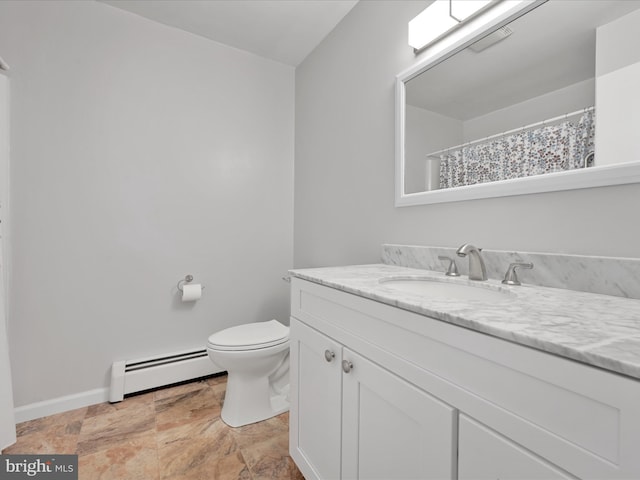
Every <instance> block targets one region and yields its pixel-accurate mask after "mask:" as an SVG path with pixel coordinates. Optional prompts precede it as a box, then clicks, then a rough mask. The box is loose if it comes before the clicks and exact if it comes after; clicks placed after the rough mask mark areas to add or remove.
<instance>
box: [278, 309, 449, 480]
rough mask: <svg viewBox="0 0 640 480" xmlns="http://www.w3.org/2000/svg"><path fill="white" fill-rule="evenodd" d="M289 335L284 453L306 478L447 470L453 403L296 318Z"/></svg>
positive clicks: (430, 474) (443, 475)
mask: <svg viewBox="0 0 640 480" xmlns="http://www.w3.org/2000/svg"><path fill="white" fill-rule="evenodd" d="M290 338H291V378H292V384H293V385H292V387H293V388H292V398H291V400H292V403H293V404H295V407H294V408H292V412H293V414H292V415H290V422H291V423H292V428H291V441H290V445H291V454H292V457H293V458H294V460H295V461H296V463H297V464H298V466H299V467H300V469H301V471H302V472H303V474H304V475H305V478H306V479H307V480H311V479H313V478H317V479H320V478H323V479H338V478H345V479H346V478H349V479H357V478H363V479H364V478H387V479H391V478H393V479H402V478H406V479H413V478H423V479H430V478H431V479H447V478H449V479H451V478H454V469H455V462H454V457H453V450H452V448H451V446H452V444H453V438H454V434H455V418H456V417H455V415H456V414H455V410H454V409H453V408H451V407H450V406H448V405H446V404H444V403H442V402H440V401H438V400H436V399H434V398H433V397H431V396H430V395H429V394H427V393H426V392H424V391H422V390H420V389H417V388H415V387H414V386H412V385H410V384H409V383H407V382H405V381H404V380H402V379H401V378H399V377H398V376H396V375H393V374H391V373H390V372H388V371H386V370H385V369H384V368H382V367H380V366H378V365H376V364H375V363H373V362H372V361H370V360H368V359H366V358H365V357H363V356H361V355H358V354H357V353H355V352H354V351H352V350H350V349H348V348H346V347H344V346H342V345H339V344H336V343H335V342H334V341H332V340H331V339H330V338H329V337H327V336H325V335H322V334H320V333H319V332H317V331H315V330H313V329H312V328H310V327H308V326H305V325H304V324H302V323H301V322H299V321H297V320H296V319H295V318H292V319H291V335H290ZM294 379H295V380H294Z"/></svg>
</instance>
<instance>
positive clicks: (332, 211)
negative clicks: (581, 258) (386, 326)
mask: <svg viewBox="0 0 640 480" xmlns="http://www.w3.org/2000/svg"><path fill="white" fill-rule="evenodd" d="M428 3H429V2H426V1H416V2H414V1H399V0H392V1H368V0H363V1H361V2H359V3H358V4H357V5H356V7H355V8H354V9H353V10H352V11H351V12H350V13H349V15H348V16H347V17H346V18H345V19H344V20H343V21H342V22H341V23H340V24H339V25H338V27H337V28H336V29H335V30H334V31H333V32H332V33H331V34H330V35H329V36H328V37H327V38H326V39H325V40H324V42H323V43H322V44H321V45H320V46H319V47H318V48H316V50H315V51H314V52H313V53H312V54H311V55H310V56H309V57H307V59H306V60H305V61H304V62H303V64H302V65H300V66H299V67H298V69H297V70H296V145H295V152H296V167H295V226H294V245H295V247H294V263H295V265H296V266H297V267H305V266H320V265H339V264H357V263H369V262H377V261H379V258H380V244H382V243H402V244H415V245H433V246H451V247H453V246H459V245H461V244H462V243H463V242H467V241H470V242H474V243H476V244H477V245H478V246H480V247H484V248H489V249H499V250H520V251H538V252H563V253H575V254H583V255H611V256H625V257H638V256H639V252H640V249H639V247H638V238H640V222H637V221H635V218H637V216H638V213H637V204H638V200H639V199H640V185H625V186H616V187H604V188H594V189H583V190H575V191H569V192H554V193H544V194H536V195H522V196H513V197H506V198H497V199H486V200H475V201H468V202H456V203H449V204H436V205H425V206H416V207H403V208H394V178H393V176H394V108H395V107H394V79H395V76H396V75H397V74H398V73H399V72H400V71H402V70H404V69H406V68H408V67H409V66H411V65H412V64H413V63H414V62H415V61H417V60H418V59H419V58H420V57H419V56H418V57H416V56H414V54H413V51H412V49H411V48H410V47H409V46H408V45H407V22H408V21H409V20H410V19H411V18H413V17H414V16H415V15H416V14H417V13H419V12H420V11H421V10H422V9H423V8H425V6H426V5H427V4H428Z"/></svg>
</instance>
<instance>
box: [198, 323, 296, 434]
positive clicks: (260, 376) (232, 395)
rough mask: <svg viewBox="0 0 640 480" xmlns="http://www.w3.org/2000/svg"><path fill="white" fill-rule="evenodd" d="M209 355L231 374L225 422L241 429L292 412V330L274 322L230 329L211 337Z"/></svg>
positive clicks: (208, 348) (224, 416)
mask: <svg viewBox="0 0 640 480" xmlns="http://www.w3.org/2000/svg"><path fill="white" fill-rule="evenodd" d="M207 353H208V354H209V358H210V359H211V361H212V362H213V363H214V364H216V365H217V366H218V367H220V368H223V369H224V370H226V371H227V373H228V378H227V392H226V394H225V397H224V405H223V406H222V412H221V414H220V416H221V418H222V421H224V423H226V424H227V425H229V426H230V427H241V426H243V425H248V424H249V423H255V422H260V421H262V420H266V419H267V418H271V417H274V416H276V415H279V414H281V413H284V412H286V411H288V410H289V327H287V326H285V325H283V324H282V323H280V322H278V321H277V320H270V321H268V322H256V323H247V324H244V325H238V326H236V327H231V328H226V329H224V330H221V331H219V332H216V333H214V334H213V335H211V336H210V337H209V339H208V341H207Z"/></svg>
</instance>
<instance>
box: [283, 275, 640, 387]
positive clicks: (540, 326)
mask: <svg viewBox="0 0 640 480" xmlns="http://www.w3.org/2000/svg"><path fill="white" fill-rule="evenodd" d="M290 274H291V275H293V276H295V277H298V278H301V279H304V280H309V281H311V282H314V283H319V284H321V285H326V286H328V287H332V288H336V289H338V290H342V291H344V292H348V293H353V294H356V295H359V296H362V297H365V298H369V299H372V300H375V301H378V302H382V303H386V304H389V305H392V306H395V307H399V308H402V309H404V310H409V311H412V312H415V313H419V314H422V315H427V316H429V317H432V318H435V319H438V320H442V321H445V322H448V323H451V324H455V325H459V326H461V327H465V328H469V329H472V330H475V331H478V332H481V333H485V334H488V335H492V336H494V337H498V338H502V339H505V340H509V341H512V342H515V343H518V344H521V345H526V346H529V347H533V348H536V349H538V350H542V351H545V352H549V353H553V354H556V355H559V356H562V357H566V358H570V359H573V360H577V361H579V362H582V363H586V364H589V365H593V366H596V367H600V368H603V369H606V370H610V371H612V372H616V373H620V374H623V375H627V376H630V377H634V378H636V379H640V300H635V299H629V298H621V297H614V296H609V295H599V294H594V293H584V292H576V291H572V290H563V289H559V288H549V287H540V286H531V285H525V284H523V285H521V286H513V287H510V286H506V285H502V284H501V283H500V282H499V281H497V280H488V281H486V282H473V281H470V280H468V279H467V277H466V276H463V277H457V278H451V277H446V276H445V275H444V273H441V272H433V271H429V270H421V269H415V268H407V267H399V266H394V265H387V264H373V265H354V266H345V267H325V268H307V269H296V270H291V271H290ZM394 276H401V277H428V278H431V279H437V280H440V281H443V282H453V283H461V284H471V285H476V286H482V287H483V288H490V289H501V290H503V291H510V292H512V294H514V295H515V296H516V297H515V298H513V297H512V296H505V301H491V302H490V303H489V302H484V301H472V300H465V301H462V300H448V299H444V298H440V299H435V298H425V297H424V295H418V294H410V293H405V292H398V291H397V290H396V289H393V288H392V287H390V286H389V285H385V283H380V280H381V279H384V278H388V277H394ZM478 284H482V285H478Z"/></svg>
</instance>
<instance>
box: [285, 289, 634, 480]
mask: <svg viewBox="0 0 640 480" xmlns="http://www.w3.org/2000/svg"><path fill="white" fill-rule="evenodd" d="M290 339H291V410H290V453H291V456H292V458H293V459H294V461H295V462H296V464H297V465H298V467H299V468H300V470H301V472H302V473H303V475H304V476H305V478H306V479H307V480H312V479H340V478H344V479H347V478H348V479H351V478H359V479H371V478H387V479H391V478H393V479H394V480H395V479H400V478H438V479H446V478H451V479H456V478H459V479H468V480H471V479H474V480H475V479H483V478H491V479H495V478H500V479H502V480H507V479H524V478H545V479H561V478H567V479H576V478H579V479H585V480H586V479H594V480H595V479H599V480H603V479H620V480H622V479H630V478H640V455H638V445H640V401H638V399H640V382H639V381H637V380H635V379H632V378H629V377H625V376H622V375H618V374H614V373H611V372H608V371H604V370H602V369H598V368H594V367H591V366H589V365H586V364H583V363H579V362H575V361H572V360H568V359H565V358H561V357H558V356H555V355H551V354H548V353H545V352H542V351H539V350H536V349H533V348H529V347H524V346H522V345H519V344H516V343H513V342H508V341H505V340H501V339H498V338H496V337H492V336H489V335H486V334H482V333H479V332H476V331H473V330H470V329H467V328H462V327H459V326H456V325H454V324H451V323H448V322H443V321H439V320H436V319H433V318H429V317H427V316H424V315H420V314H417V313H413V312H409V311H406V310H402V309H400V308H396V307H394V306H391V305H388V304H385V303H381V302H377V301H374V300H371V299H367V298H364V297H360V296H358V295H354V294H351V293H347V292H344V291H340V290H338V289H335V288H329V287H326V286H322V285H319V284H316V283H313V282H310V281H306V280H302V279H300V278H297V277H294V278H292V282H291V333H290ZM343 362H344V364H345V367H344V370H343Z"/></svg>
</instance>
